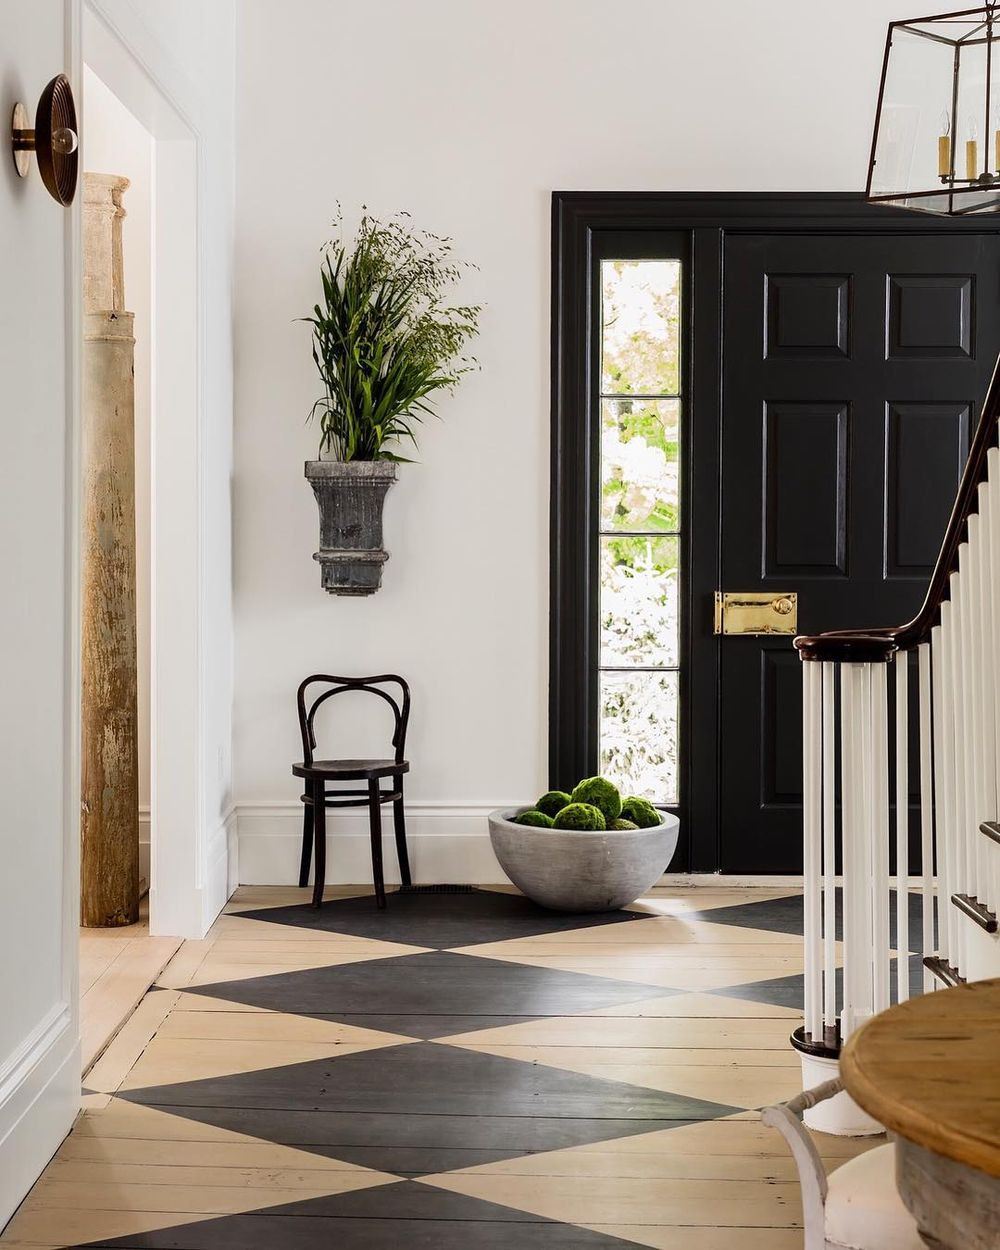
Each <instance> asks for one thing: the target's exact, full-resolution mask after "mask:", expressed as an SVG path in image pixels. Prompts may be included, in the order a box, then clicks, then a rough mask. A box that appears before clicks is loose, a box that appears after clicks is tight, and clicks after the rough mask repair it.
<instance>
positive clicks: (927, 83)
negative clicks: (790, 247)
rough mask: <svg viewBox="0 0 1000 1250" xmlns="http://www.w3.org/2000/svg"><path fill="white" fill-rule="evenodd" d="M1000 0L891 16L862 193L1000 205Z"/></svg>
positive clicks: (934, 204)
mask: <svg viewBox="0 0 1000 1250" xmlns="http://www.w3.org/2000/svg"><path fill="white" fill-rule="evenodd" d="M998 38H1000V0H994V3H992V4H987V5H983V6H981V7H980V8H976V9H965V10H963V11H961V12H957V13H941V14H938V15H937V16H936V17H919V18H908V19H905V20H902V21H897V22H891V23H890V25H889V33H888V37H887V39H886V45H885V57H884V59H883V62H882V79H881V83H880V86H879V95H878V108H877V111H876V115H875V132H874V135H873V137H872V148H871V159H870V161H869V165H868V186H867V191H866V194H867V198H868V199H869V200H871V201H873V202H877V203H884V204H894V205H898V206H899V207H901V208H916V209H922V210H924V211H926V212H931V213H946V214H951V215H956V216H958V215H968V214H973V213H993V212H998V211H1000V46H998V44H997V40H998Z"/></svg>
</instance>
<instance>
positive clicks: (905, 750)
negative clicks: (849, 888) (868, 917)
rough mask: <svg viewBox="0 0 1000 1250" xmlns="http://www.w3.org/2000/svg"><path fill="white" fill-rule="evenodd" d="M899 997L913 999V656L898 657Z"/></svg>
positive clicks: (897, 868) (897, 880) (901, 652)
mask: <svg viewBox="0 0 1000 1250" xmlns="http://www.w3.org/2000/svg"><path fill="white" fill-rule="evenodd" d="M894 667H895V670H896V950H897V951H898V954H897V956H896V995H897V998H898V1000H899V1002H903V1001H904V1000H905V999H907V998H909V996H910V978H909V960H908V958H907V952H908V951H909V949H910V893H909V885H910V784H909V783H910V756H909V745H910V744H909V734H908V732H907V729H908V726H907V722H906V713H907V699H908V694H909V691H908V689H907V687H908V685H909V672H910V665H909V656H908V654H907V652H905V651H899V652H897V654H896V663H895V666H894Z"/></svg>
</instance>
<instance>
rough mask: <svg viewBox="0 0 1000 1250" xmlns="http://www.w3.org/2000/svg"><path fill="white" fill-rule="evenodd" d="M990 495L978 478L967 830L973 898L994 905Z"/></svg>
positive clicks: (994, 795) (984, 482)
mask: <svg viewBox="0 0 1000 1250" xmlns="http://www.w3.org/2000/svg"><path fill="white" fill-rule="evenodd" d="M991 509H993V499H991V495H990V487H989V482H988V481H983V482H980V486H979V527H978V542H976V556H978V560H976V606H978V609H979V616H978V621H976V634H978V641H976V654H975V655H974V657H973V662H974V665H975V672H976V680H975V682H974V687H975V696H976V810H975V813H974V814H973V821H971V828H970V830H969V833H970V836H971V839H973V843H974V845H975V849H976V879H978V888H976V898H978V899H979V901H980V903H984V904H985V905H986V906H990V908H991V906H993V904H994V898H993V881H991V880H990V875H989V858H988V849H989V848H988V844H986V839H985V838H983V835H981V834H980V831H979V826H980V823H981V821H984V820H989V819H990V816H989V814H990V813H991V811H993V810H994V808H995V805H996V793H995V785H996V781H995V774H994V759H995V756H996V742H995V739H994V725H995V722H994V709H993V689H994V677H993V667H994V661H993V646H991V645H990V640H991V637H993V636H994V635H993V632H991V617H993V596H991V592H990V574H991V570H990V529H991Z"/></svg>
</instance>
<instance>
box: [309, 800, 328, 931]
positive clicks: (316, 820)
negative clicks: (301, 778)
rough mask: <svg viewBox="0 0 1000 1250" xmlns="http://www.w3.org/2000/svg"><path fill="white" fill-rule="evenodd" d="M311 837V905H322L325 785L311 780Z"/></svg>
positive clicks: (324, 881) (324, 856)
mask: <svg viewBox="0 0 1000 1250" xmlns="http://www.w3.org/2000/svg"><path fill="white" fill-rule="evenodd" d="M312 809H313V829H314V832H313V839H314V841H315V844H316V879H315V884H314V885H313V907H322V906H323V887H324V886H325V885H326V785H325V784H324V783H323V782H322V781H316V782H313V786H312Z"/></svg>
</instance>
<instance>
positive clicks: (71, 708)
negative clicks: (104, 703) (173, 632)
mask: <svg viewBox="0 0 1000 1250" xmlns="http://www.w3.org/2000/svg"><path fill="white" fill-rule="evenodd" d="M77 14H78V5H76V4H74V3H72V0H70V2H69V3H65V4H64V2H63V0H36V2H35V3H33V4H30V5H10V6H5V7H4V14H3V40H2V44H0V49H2V50H0V115H2V116H3V117H10V115H11V111H12V109H13V106H14V103H15V101H17V100H21V101H23V102H24V103H25V104H26V105H27V107H28V109H29V113H30V115H32V116H33V115H34V110H35V105H36V103H37V100H38V96H39V94H40V92H41V90H42V88H43V87H44V86H45V84H46V83H47V82H48V81H49V79H50V78H52V77H53V75H55V74H57V73H59V72H60V71H62V72H65V73H67V74H68V75H69V77H70V79H71V82H72V84H73V86H74V88H75V90H76V92H77V98H78V99H79V92H80V77H79V62H78V55H77V52H78V45H77V21H76V16H77ZM3 155H4V157H5V159H3V160H0V237H2V238H3V240H4V252H3V280H2V282H0V324H2V325H3V333H2V334H0V376H2V377H3V379H4V390H3V400H2V402H0V442H2V446H3V456H2V457H0V567H2V568H3V611H2V612H0V691H2V695H0V848H2V856H3V867H2V870H0V1004H2V1005H3V1006H2V1010H0V1226H2V1225H3V1224H4V1223H5V1221H6V1219H7V1217H8V1216H9V1215H10V1214H11V1212H12V1211H13V1209H14V1207H15V1206H16V1204H17V1203H18V1202H19V1201H20V1199H21V1198H22V1197H23V1195H24V1193H25V1191H26V1190H27V1188H28V1186H29V1185H30V1184H31V1182H32V1181H33V1180H34V1177H35V1174H36V1173H37V1172H38V1171H39V1170H40V1169H41V1167H42V1166H43V1165H44V1163H45V1162H46V1160H47V1159H48V1157H49V1156H50V1155H51V1154H52V1152H53V1151H54V1150H55V1149H56V1147H57V1146H58V1144H59V1141H60V1139H61V1137H62V1136H63V1135H64V1134H65V1133H66V1132H67V1130H68V1129H69V1127H70V1124H71V1123H72V1120H73V1117H74V1115H75V1113H76V1109H77V1107H78V1105H79V1080H80V1052H79V1040H78V1039H79V1014H78V1009H77V985H78V981H77V952H76V921H77V914H78V912H77V906H78V897H79V894H78V891H79V886H78V877H79V873H78V860H77V852H78V846H79V824H78V821H79V810H80V785H79V739H78V727H79V669H78V665H77V656H78V652H79V633H78V590H77V569H76V563H75V561H76V553H77V547H78V537H77V534H76V531H75V522H76V505H77V494H76V487H77V482H76V474H75V464H74V451H73V448H74V438H75V430H76V415H77V409H76V403H77V401H78V390H79V387H78V355H77V352H76V350H75V344H76V343H77V341H78V336H79V333H80V326H79V320H78V318H75V316H74V313H75V308H76V300H77V297H78V295H79V283H78V281H77V280H76V279H75V270H76V267H77V265H78V261H79V251H78V239H79V210H78V207H74V208H73V209H72V210H70V211H67V210H66V209H65V208H62V207H60V206H59V205H58V204H56V203H55V201H54V200H52V199H51V198H50V197H49V195H48V193H47V192H46V190H45V188H44V187H43V185H42V182H41V179H40V178H39V176H38V169H37V164H36V163H35V161H34V160H32V168H31V171H30V175H29V177H28V178H27V179H25V180H24V181H21V180H20V179H19V178H18V177H17V176H16V174H15V173H14V168H13V163H12V162H11V160H10V158H9V153H4V154H3Z"/></svg>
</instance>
